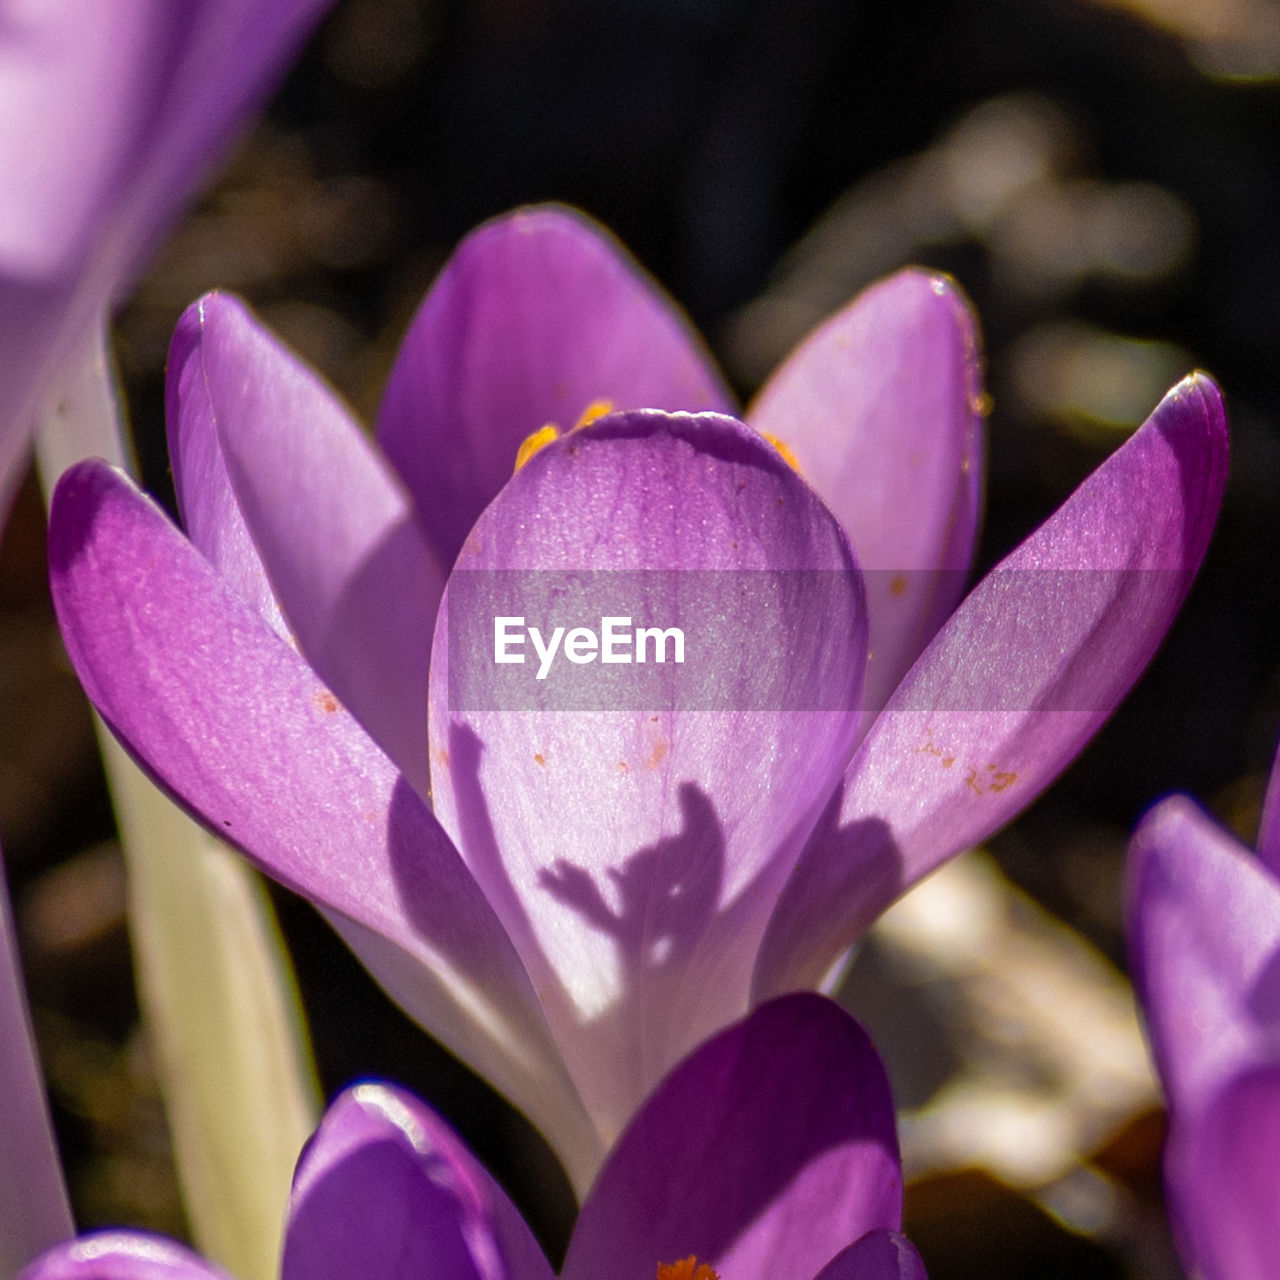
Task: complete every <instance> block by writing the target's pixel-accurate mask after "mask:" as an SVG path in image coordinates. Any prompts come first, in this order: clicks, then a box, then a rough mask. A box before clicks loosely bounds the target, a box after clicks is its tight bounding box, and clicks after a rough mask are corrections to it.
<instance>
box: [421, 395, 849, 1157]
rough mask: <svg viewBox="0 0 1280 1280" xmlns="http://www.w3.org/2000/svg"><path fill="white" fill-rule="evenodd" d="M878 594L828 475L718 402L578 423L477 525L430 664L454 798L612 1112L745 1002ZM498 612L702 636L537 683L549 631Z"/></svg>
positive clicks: (808, 819)
mask: <svg viewBox="0 0 1280 1280" xmlns="http://www.w3.org/2000/svg"><path fill="white" fill-rule="evenodd" d="M504 593H506V594H507V596H509V598H510V600H511V603H510V604H507V605H503V604H502V603H500V602H499V601H500V599H502V598H504ZM619 601H621V603H618V602H619ZM863 609H864V606H863V597H862V591H861V580H860V576H859V574H858V572H857V569H856V566H855V564H854V561H853V557H852V553H851V551H850V549H849V546H848V543H847V540H846V539H845V537H844V534H843V532H842V531H841V530H840V528H839V526H838V525H837V524H836V523H835V521H834V520H832V518H831V516H830V514H829V513H828V512H827V511H826V509H825V508H824V507H823V505H822V503H821V502H820V500H819V499H818V498H817V496H816V495H815V494H814V493H813V492H812V490H810V489H809V488H808V487H807V486H806V485H805V484H804V482H803V481H802V480H801V479H800V478H799V477H798V476H797V475H796V474H795V472H794V471H792V470H791V468H790V467H788V466H787V465H786V464H785V463H784V462H783V461H782V459H781V458H780V456H779V455H778V454H777V452H776V451H775V450H774V449H773V448H772V447H771V446H769V445H766V444H765V443H764V442H763V441H762V440H761V439H760V438H759V436H757V435H756V434H755V433H754V432H752V431H750V430H749V429H748V428H746V427H744V426H743V425H742V424H741V423H739V422H736V421H734V420H733V419H731V418H725V417H721V416H719V415H712V414H704V415H695V416H690V415H667V414H663V413H659V412H656V411H644V412H636V413H631V414H618V415H616V416H614V417H611V418H608V419H605V420H603V421H601V422H599V423H597V424H596V425H594V426H592V427H589V428H587V429H585V430H582V431H580V432H576V433H574V434H573V435H571V436H569V437H567V438H565V439H562V440H560V441H558V442H557V443H556V444H554V445H552V446H550V447H549V448H547V449H545V450H544V451H543V452H542V453H540V454H538V455H537V456H535V457H534V458H533V459H532V461H530V462H529V463H528V464H527V465H526V466H525V467H524V468H522V469H521V470H520V471H519V472H518V473H517V474H516V476H515V477H513V479H512V481H511V483H510V484H509V485H507V487H506V488H505V489H504V490H503V492H502V494H501V495H500V496H499V497H498V499H497V500H496V501H495V502H494V503H493V504H492V505H491V506H490V507H489V509H488V510H487V511H486V512H485V514H484V516H483V517H482V518H481V520H480V522H479V524H477V526H476V528H475V530H474V532H473V534H472V536H471V537H470V538H469V539H468V541H467V544H466V546H465V547H464V548H463V552H462V555H461V557H460V559H459V563H458V567H457V568H456V569H455V572H454V575H453V577H452V579H451V580H450V584H449V588H448V591H447V592H446V596H445V602H444V604H443V605H442V606H441V614H440V625H439V627H438V628H437V632H436V640H435V648H434V651H433V654H432V663H431V682H432V685H431V688H432V692H431V697H432V707H431V740H432V752H433V757H432V763H433V769H434V775H433V776H434V780H435V797H436V811H437V813H438V814H439V815H440V818H441V821H442V822H443V823H444V824H445V826H446V829H448V830H449V831H450V832H451V833H454V836H455V840H456V841H457V842H458V848H459V849H460V850H461V852H462V854H463V856H464V858H466V860H467V863H468V865H469V866H470V867H471V869H472V871H473V873H474V874H475V876H476V878H477V880H479V882H480V884H481V885H482V887H483V888H484V890H485V893H486V895H487V896H488V898H489V900H490V901H491V902H493V903H494V905H495V907H496V909H497V910H498V913H499V915H500V916H501V917H502V918H503V921H504V923H505V924H506V926H507V930H508V932H509V933H510V935H511V936H512V938H513V940H514V941H515V942H516V946H517V948H518V949H519V950H520V952H521V955H522V957H523V958H524V960H525V964H526V967H527V968H528V969H529V972H530V974H531V976H532V977H533V978H534V982H535V985H536V986H537V987H538V989H539V991H540V993H541V994H542V997H543V1002H544V1006H547V1007H548V1016H549V1018H550V1020H551V1023H552V1026H553V1028H554V1029H555V1031H556V1035H557V1039H558V1041H559V1043H560V1044H561V1048H562V1050H563V1052H564V1053H565V1055H566V1060H567V1061H568V1063H569V1066H570V1072H571V1074H572V1075H573V1076H574V1078H575V1079H576V1080H577V1081H578V1086H579V1089H580V1090H581V1091H584V1097H587V1101H588V1107H589V1109H590V1110H591V1111H592V1114H593V1115H594V1116H595V1117H596V1119H597V1122H598V1123H599V1124H601V1126H602V1131H603V1132H604V1133H605V1134H606V1135H607V1136H611V1135H614V1134H616V1132H617V1127H618V1126H619V1125H620V1123H621V1122H622V1121H623V1120H624V1119H625V1118H626V1116H627V1115H628V1114H630V1112H631V1110H632V1109H633V1108H634V1107H635V1106H636V1105H637V1103H638V1102H639V1101H640V1099H641V1098H642V1097H643V1096H644V1095H645V1093H647V1092H648V1090H649V1089H650V1088H651V1087H652V1086H653V1085H654V1084H655V1083H656V1082H657V1080H658V1079H659V1078H660V1077H661V1075H662V1074H663V1073H664V1072H665V1071H666V1069H667V1068H668V1067H669V1066H670V1065H671V1064H672V1063H673V1062H675V1061H676V1060H678V1058H680V1057H681V1056H683V1054H684V1053H685V1052H687V1051H688V1050H689V1049H690V1048H691V1047H692V1045H693V1044H695V1043H697V1041H698V1040H700V1039H701V1038H703V1037H704V1036H705V1035H707V1034H710V1032H711V1031H713V1030H714V1029H715V1028H716V1027H718V1026H722V1025H724V1023H725V1022H726V1021H728V1020H729V1019H731V1018H733V1017H736V1016H738V1015H739V1014H741V1013H742V1012H743V1011H744V1010H745V1008H746V997H747V987H746V983H747V979H748V976H749V972H750V961H751V956H752V952H753V949H754V944H755V939H757V938H758V937H759V934H760V930H761V929H762V928H763V924H764V920H765V918H766V914H767V910H768V905H769V903H770V902H771V901H772V898H773V895H774V894H775V893H776V892H777V889H778V887H779V885H780V884H781V880H782V878H783V877H784V876H785V874H786V872H787V870H788V868H789V866H790V864H791V862H792V860H793V859H794V857H795V854H796V852H797V850H798V848H799V846H800V843H801V842H802V841H803V839H804V837H805V834H806V833H807V831H808V830H809V828H810V826H811V824H812V822H813V820H814V818H815V817H816V814H817V811H818V809H820V807H821V805H822V803H823V802H824V801H825V799H826V797H827V796H828V795H829V793H830V790H831V788H832V787H833V786H834V785H835V783H836V781H837V780H838V778H839V776H840V771H841V770H842V769H843V767H844V762H845V761H846V759H847V756H848V753H849V751H850V750H851V746H852V736H853V732H854V730H855V728H856V724H857V720H858V710H857V706H858V696H859V691H860V688H861V673H862V666H863V661H864V653H865V644H866V633H865V629H864V628H865V619H864V612H863ZM499 615H506V616H514V615H522V616H524V617H526V618H527V621H528V623H529V624H530V626H537V627H539V628H542V629H543V630H545V631H546V633H547V634H550V632H551V628H552V626H553V625H555V624H564V625H566V626H574V625H576V624H579V623H588V624H590V625H591V626H592V627H595V626H598V625H600V620H601V618H602V617H604V616H610V615H612V616H618V617H620V618H621V619H622V620H623V621H625V622H627V623H628V624H630V622H631V620H632V619H634V625H635V626H636V627H639V626H648V625H655V626H660V627H663V628H667V627H680V628H683V629H684V630H685V633H686V636H687V649H688V658H687V661H686V663H685V665H683V666H675V665H674V664H670V665H662V666H657V665H654V664H653V663H652V662H650V664H649V665H648V666H638V665H622V666H604V665H603V664H602V663H596V664H595V665H593V666H577V667H574V666H571V665H570V664H568V663H564V662H562V663H561V666H562V670H561V671H559V672H553V673H552V675H553V676H554V678H550V679H547V680H546V681H545V682H542V683H539V680H538V678H537V676H536V675H535V671H536V670H537V669H538V668H537V666H536V665H535V664H536V662H537V660H536V657H535V655H534V652H533V650H532V649H530V662H529V664H527V665H498V664H497V663H496V661H495V657H494V634H495V621H494V620H495V617H496V616H499ZM566 643H567V642H566ZM650 656H651V657H652V655H650ZM647 673H652V675H653V676H654V683H652V684H641V683H640V682H641V681H642V680H643V679H645V678H646V674H647ZM591 681H595V684H591V683H590V682H591ZM629 681H630V682H631V683H628V682H629ZM584 688H585V689H587V690H590V689H593V688H594V689H596V690H598V691H599V698H598V699H597V701H596V702H595V703H594V704H591V703H587V704H583V703H576V702H574V701H573V699H574V698H575V696H576V695H577V693H578V692H579V691H581V690H582V689H584ZM582 705H587V706H588V707H589V709H587V710H574V709H572V708H573V707H575V706H582ZM676 708H678V709H676ZM531 710H537V711H538V714H533V715H531V714H529V711H531ZM557 990H559V991H560V993H561V994H562V996H563V997H564V998H560V996H558V995H557ZM588 1095H589V1096H588Z"/></svg>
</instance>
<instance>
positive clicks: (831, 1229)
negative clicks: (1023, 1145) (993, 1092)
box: [561, 995, 902, 1280]
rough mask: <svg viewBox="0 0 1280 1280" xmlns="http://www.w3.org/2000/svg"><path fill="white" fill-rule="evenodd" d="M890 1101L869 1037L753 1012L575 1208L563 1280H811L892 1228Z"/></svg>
mask: <svg viewBox="0 0 1280 1280" xmlns="http://www.w3.org/2000/svg"><path fill="white" fill-rule="evenodd" d="M901 1212H902V1180H901V1173H900V1170H899V1166H898V1150H897V1139H896V1137H895V1134H894V1119H893V1100H892V1098H891V1097H890V1095H889V1086H888V1081H887V1080H886V1079H885V1075H884V1068H883V1067H882V1066H881V1065H880V1059H879V1058H878V1057H877V1056H876V1051H875V1049H874V1047H873V1046H872V1044H871V1041H870V1040H869V1039H868V1038H867V1036H866V1033H865V1032H864V1031H863V1030H862V1028H861V1027H859V1026H858V1024H857V1023H856V1022H854V1020H853V1019H852V1018H851V1017H850V1016H849V1015H848V1014H847V1013H845V1012H844V1010H843V1009H841V1008H840V1007H839V1006H838V1005H836V1004H833V1003H832V1002H831V1001H829V1000H824V999H823V998H822V997H820V996H814V995H797V996H786V997H784V998H782V999H780V1000H776V1001H773V1002H771V1003H770V1004H766V1005H764V1006H762V1007H761V1008H759V1009H757V1010H756V1011H755V1012H754V1013H753V1014H752V1015H751V1016H750V1017H749V1018H746V1019H745V1020H743V1021H742V1022H740V1023H738V1024H736V1025H735V1026H732V1027H730V1028H729V1029H728V1030H727V1031H724V1032H721V1033H720V1034H719V1035H717V1036H716V1037H715V1038H714V1039H712V1040H709V1041H708V1042H707V1043H705V1044H703V1045H702V1046H701V1047H700V1048H698V1049H697V1050H696V1051H695V1052H694V1053H693V1054H691V1055H690V1056H689V1057H688V1058H687V1059H686V1060H685V1061H684V1062H682V1063H681V1064H680V1065H679V1066H678V1067H677V1068H676V1069H675V1070H674V1071H672V1073H671V1074H670V1075H669V1076H668V1077H667V1079H666V1080H664V1081H663V1082H662V1084H661V1085H660V1086H659V1087H658V1089H657V1090H656V1091H655V1092H654V1093H653V1095H652V1096H651V1097H650V1098H649V1099H648V1101H647V1102H646V1103H645V1105H644V1107H643V1108H642V1109H641V1110H640V1112H639V1113H638V1114H637V1115H636V1117H635V1119H634V1120H633V1121H632V1123H631V1125H630V1126H629V1128H628V1129H627V1131H626V1133H625V1134H624V1135H623V1136H622V1138H621V1139H620V1140H619V1142H618V1144H617V1146H616V1147H615V1148H614V1150H613V1151H612V1152H611V1154H610V1155H609V1158H608V1159H607V1161H606V1162H605V1165H604V1168H603V1169H602V1170H601V1172H600V1177H599V1179H598V1180H597V1182H596V1184H595V1186H594V1187H593V1188H592V1189H591V1193H590V1195H589V1196H588V1197H587V1200H586V1202H585V1204H584V1205H583V1207H582V1214H581V1216H580V1217H579V1219H578V1225H577V1228H576V1230H575V1231H574V1233H573V1239H572V1241H571V1242H570V1245H569V1254H568V1257H567V1258H566V1260H565V1265H564V1269H563V1271H562V1273H561V1274H562V1277H563V1280H598V1278H599V1277H601V1276H609V1277H611V1280H653V1275H654V1272H655V1269H656V1266H657V1264H659V1263H663V1262H667V1263H670V1262H676V1261H678V1260H680V1259H682V1258H687V1257H689V1256H690V1255H694V1256H696V1257H697V1259H698V1261H699V1262H704V1263H707V1264H709V1265H710V1266H711V1267H712V1268H713V1269H714V1270H715V1271H716V1272H717V1273H718V1274H719V1275H721V1276H725V1277H742V1278H743V1280H747V1278H752V1280H754V1278H755V1277H769V1278H770V1280H813V1276H814V1274H815V1273H816V1272H817V1271H818V1270H819V1268H821V1267H822V1266H823V1265H824V1264H825V1263H826V1262H827V1261H828V1260H829V1259H830V1258H832V1257H833V1256H834V1255H835V1254H836V1253H838V1252H839V1251H840V1250H841V1249H843V1248H844V1247H845V1246H846V1245H847V1244H848V1243H849V1242H850V1241H851V1240H856V1239H858V1238H859V1237H860V1236H862V1235H863V1234H865V1233H866V1232H868V1231H871V1230H874V1229H876V1228H882V1227H888V1228H896V1227H897V1226H898V1225H899V1220H900V1216H901Z"/></svg>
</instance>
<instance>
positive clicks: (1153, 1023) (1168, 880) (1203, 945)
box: [1128, 757, 1280, 1280]
mask: <svg viewBox="0 0 1280 1280" xmlns="http://www.w3.org/2000/svg"><path fill="white" fill-rule="evenodd" d="M1128 870H1129V901H1128V934H1129V954H1130V959H1131V964H1132V969H1133V977H1134V982H1135V984H1136V986H1137V989H1138V996H1139V999H1140V1000H1141V1003H1142V1008H1143V1012H1144V1013H1145V1016H1146V1022H1147V1030H1148V1035H1149V1037H1150V1041H1151V1049H1152V1053H1153V1055H1154V1057H1155V1061H1156V1066H1157V1068H1158V1069H1159V1072H1160V1078H1161V1081H1162V1082H1163V1084H1164V1088H1165V1093H1166V1095H1167V1097H1168V1103H1169V1135H1168V1141H1167V1145H1166V1148H1165V1158H1164V1172H1165V1183H1166V1187H1167V1191H1168V1198H1169V1208H1170V1217H1171V1220H1172V1223H1173V1227H1174V1234H1175V1236H1176V1238H1177V1241H1178V1246H1179V1248H1180V1250H1181V1252H1182V1256H1183V1260H1184V1261H1185V1263H1186V1265H1187V1270H1188V1273H1189V1274H1192V1275H1195V1276H1202V1277H1204V1280H1270V1277H1272V1276H1274V1275H1275V1274H1276V1225H1277V1223H1280V757H1278V758H1277V763H1276V764H1275V765H1273V767H1272V771H1271V784H1270V787H1269V789H1268V794H1267V802H1266V805H1265V807H1264V809H1263V815H1262V825H1261V829H1260V830H1259V833H1258V850H1257V853H1256V854H1255V853H1253V852H1252V851H1251V850H1249V849H1246V848H1245V847H1244V846H1243V845H1242V844H1241V843H1240V842H1239V841H1238V840H1236V839H1235V838H1234V837H1233V836H1231V835H1230V834H1229V833H1228V832H1226V831H1224V830H1223V829H1222V827H1220V826H1219V825H1218V824H1217V823H1216V822H1214V821H1213V820H1212V819H1211V818H1209V817H1208V816H1207V815H1206V814H1205V813H1204V812H1203V811H1202V810H1201V809H1200V808H1199V807H1198V806H1197V805H1196V804H1194V803H1193V802H1192V801H1191V800H1189V799H1188V798H1186V797H1185V796H1174V797H1171V798H1170V799H1168V800H1164V801H1161V803H1160V804H1158V805H1156V807H1155V808H1154V809H1152V810H1151V812H1150V813H1149V814H1147V816H1146V817H1145V818H1144V819H1143V821H1142V824H1141V825H1140V826H1139V827H1138V830H1137V832H1136V833H1135V835H1134V838H1133V843H1132V845H1131V848H1130V853H1129V869H1128Z"/></svg>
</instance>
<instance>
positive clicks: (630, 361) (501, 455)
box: [378, 207, 732, 564]
mask: <svg viewBox="0 0 1280 1280" xmlns="http://www.w3.org/2000/svg"><path fill="white" fill-rule="evenodd" d="M600 401H606V402H608V403H610V404H611V405H612V406H613V407H614V408H616V409H619V410H622V409H642V408H656V409H684V410H690V411H695V410H702V409H714V410H718V411H730V410H731V409H732V398H731V397H730V396H729V394H728V392H727V391H726V390H725V389H724V387H723V385H722V383H721V381H720V378H719V376H718V374H717V373H716V372H715V371H714V369H713V368H712V367H711V365H710V362H709V360H708V358H707V357H706V355H705V353H704V352H703V349H702V347H701V344H700V342H699V340H698V338H697V336H696V335H695V334H694V333H693V331H692V329H691V328H690V327H689V325H688V323H687V322H686V321H685V319H684V317H683V316H682V315H680V313H679V312H678V311H677V310H676V308H675V306H674V304H673V303H672V302H671V300H670V299H669V298H667V297H666V296H665V295H664V294H663V293H662V292H661V291H660V290H659V289H658V287H657V285H656V284H655V283H654V282H653V281H652V280H651V279H650V278H649V277H648V276H646V275H645V274H644V272H643V271H642V270H641V269H640V268H639V266H638V265H637V264H636V263H635V262H634V261H633V260H632V259H631V258H630V257H629V256H628V254H627V253H626V251H625V250H624V249H623V248H622V246H621V245H620V244H618V243H617V241H615V240H614V239H613V238H612V237H611V236H610V235H609V233H608V232H607V231H605V230H604V229H603V228H602V227H600V226H598V225H597V224H595V223H593V222H591V221H590V220H589V219H587V218H586V217H585V216H583V215H581V214H578V213H575V212H573V211H571V210H568V209H562V208H556V207H544V208H532V209H525V210H522V211H520V212H517V213H515V214H511V215H508V216H507V217H504V218H499V219H497V220H495V221H493V222H490V223H488V224H486V225H485V226H483V227H481V228H480V229H479V230H478V231H475V232H473V233H472V234H471V235H470V236H469V237H468V238H467V239H466V240H464V241H463V242H462V244H461V245H460V246H459V248H458V250H457V252H456V253H455V254H454V256H453V258H452V259H451V260H450V262H449V264H448V266H446V267H445V269H444V271H443V272H442V273H441V275H440V278H439V279H438V280H437V281H436V283H435V285H434V286H433V287H432V289H431V292H430V293H429V294H428V295H427V298H426V301H425V302H423V304H422V307H421V309H420V310H419V312H418V314H417V316H416V318H415V319H414V322H413V325H412V327H411V328H410V330H409V333H408V336H407V337H406V338H405V341H404V345H403V347H402V348H401V351H400V357H399V359H398V360H397V362H396V366H395V369H394V370H393V371H392V374H391V381H390V384H389V385H388V387H387V392H386V398H385V400H384V402H383V406H382V412H381V414H380V416H379V420H378V440H379V443H380V444H381V445H382V447H383V448H384V449H385V450H386V453H387V456H388V457H389V458H390V459H391V461H392V463H393V464H394V465H395V466H396V467H397V468H398V469H399V471H400V474H401V475H402V476H403V477H404V478H405V481H406V482H407V483H408V485H409V488H410V489H411V490H412V491H413V494H414V496H415V498H416V500H417V502H418V507H419V516H420V519H421V520H422V523H423V526H424V528H425V529H426V530H427V533H428V535H429V537H430V538H431V540H432V542H433V544H434V546H435V547H436V549H437V551H438V552H439V554H440V558H441V560H442V562H443V563H445V564H451V563H452V562H453V560H454V558H455V557H456V556H457V553H458V550H459V548H460V547H461V546H462V542H463V539H464V538H465V537H466V535H467V533H468V531H469V530H470V528H471V526H472V525H473V524H474V523H475V522H476V520H477V518H478V517H479V515H480V512H481V511H482V510H483V509H484V508H485V506H486V505H487V504H488V503H489V502H490V501H491V500H492V499H493V497H494V496H495V495H496V494H497V492H498V490H499V489H501V488H502V486H503V485H504V484H505V483H506V482H507V480H508V479H509V478H510V476H511V471H512V466H513V464H514V462H515V457H516V451H517V449H518V448H519V446H520V443H521V442H522V441H523V440H524V438H525V437H526V436H527V435H529V434H531V433H532V432H534V431H537V430H539V428H541V427H543V426H545V425H546V424H547V423H556V424H557V425H558V426H560V427H561V428H562V429H564V430H568V429H569V428H571V427H572V426H573V425H574V424H575V423H576V422H577V421H578V420H579V418H580V417H582V415H583V413H584V411H585V410H587V409H588V408H589V407H590V406H591V405H593V404H595V403H597V402H600Z"/></svg>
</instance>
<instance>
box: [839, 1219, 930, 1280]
mask: <svg viewBox="0 0 1280 1280" xmlns="http://www.w3.org/2000/svg"><path fill="white" fill-rule="evenodd" d="M815 1280H928V1276H927V1275H926V1274H925V1270H924V1263H923V1262H922V1261H921V1260H920V1255H919V1254H918V1253H917V1252H916V1250H915V1246H914V1245H913V1244H912V1243H911V1241H910V1240H908V1239H907V1237H906V1236H904V1235H901V1234H900V1233H899V1232H897V1231H868V1232H867V1234H866V1235H865V1236H863V1237H862V1239H861V1240H859V1241H858V1242H857V1243H856V1244H851V1245H850V1246H849V1247H848V1248H847V1249H845V1250H844V1251H843V1252H842V1253H838V1254H836V1256H835V1257H834V1258H832V1259H831V1261H830V1262H829V1263H828V1264H827V1265H826V1266H825V1267H823V1268H822V1270H821V1271H819V1272H818V1274H817V1276H816V1277H815Z"/></svg>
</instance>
